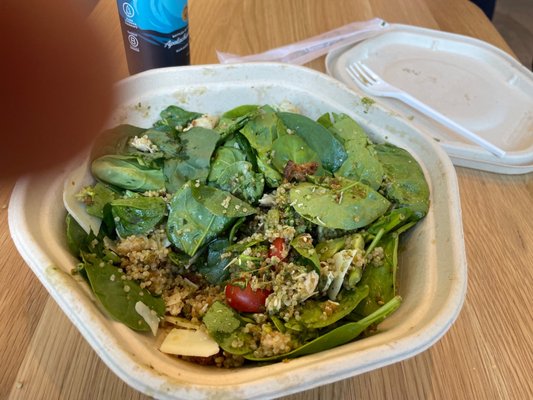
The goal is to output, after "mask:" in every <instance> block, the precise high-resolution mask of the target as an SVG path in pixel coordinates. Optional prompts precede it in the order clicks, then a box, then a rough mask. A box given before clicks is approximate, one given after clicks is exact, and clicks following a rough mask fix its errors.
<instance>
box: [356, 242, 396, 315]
mask: <svg viewBox="0 0 533 400" xmlns="http://www.w3.org/2000/svg"><path fill="white" fill-rule="evenodd" d="M380 246H381V247H382V248H383V253H384V259H383V261H382V262H381V263H377V264H376V263H374V262H370V263H369V264H368V265H367V266H366V267H365V269H364V271H363V276H362V278H361V281H360V283H359V284H360V285H368V287H369V288H370V292H369V294H368V297H367V298H366V299H365V300H363V301H362V302H361V303H360V304H359V305H358V306H357V308H356V309H355V312H356V313H357V315H362V316H367V315H369V314H371V313H373V312H374V311H376V310H377V309H379V308H380V307H381V305H383V304H384V303H386V302H388V301H389V300H391V299H392V298H393V297H394V296H395V294H396V272H397V268H398V235H397V234H395V233H392V234H388V235H385V236H383V238H382V239H381V241H380Z"/></svg>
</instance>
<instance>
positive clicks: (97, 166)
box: [91, 155, 165, 192]
mask: <svg viewBox="0 0 533 400" xmlns="http://www.w3.org/2000/svg"><path fill="white" fill-rule="evenodd" d="M91 171H92V173H93V175H94V176H95V177H96V178H97V179H99V180H101V181H103V182H106V183H109V184H111V185H113V186H116V187H119V188H121V189H127V190H133V191H137V192H144V191H147V190H161V189H163V188H164V187H165V177H164V175H163V172H162V171H161V170H160V169H157V168H154V167H151V166H149V165H146V164H145V163H143V162H142V160H140V159H138V158H137V157H133V156H121V155H106V156H102V157H100V158H97V159H96V160H94V161H93V162H92V164H91Z"/></svg>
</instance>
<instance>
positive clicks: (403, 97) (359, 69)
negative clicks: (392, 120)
mask: <svg viewBox="0 0 533 400" xmlns="http://www.w3.org/2000/svg"><path fill="white" fill-rule="evenodd" d="M346 72H347V73H348V75H350V77H351V78H352V79H353V80H354V81H355V82H356V83H357V84H358V85H359V86H360V87H361V88H362V89H363V90H366V91H367V92H368V93H370V94H373V95H374V96H380V97H391V98H395V99H398V100H400V101H403V102H404V103H405V104H407V105H409V106H411V107H413V108H414V109H416V110H418V111H420V112H421V113H423V114H425V115H427V116H428V117H430V118H432V119H434V120H435V121H437V122H438V123H440V124H442V125H444V126H446V127H447V128H450V129H451V130H453V131H454V132H456V133H457V134H459V135H461V136H462V137H464V138H465V139H467V140H469V141H470V142H473V143H476V144H477V145H479V146H481V147H482V148H484V149H485V150H487V151H489V152H491V153H492V154H494V155H496V156H498V157H503V156H505V150H503V149H501V148H499V147H498V146H496V145H494V144H492V143H490V142H488V141H487V140H485V139H484V138H482V137H480V136H479V135H477V134H475V133H474V132H472V131H470V130H468V129H466V128H465V127H463V126H461V125H459V124H458V123H456V122H455V121H453V120H451V119H450V118H448V117H446V116H445V115H442V114H441V113H440V112H438V111H437V110H435V109H433V108H431V107H429V106H428V105H427V104H425V103H422V102H421V101H420V100H418V99H416V98H415V97H413V96H411V95H410V94H409V93H406V92H404V91H403V90H401V89H398V88H397V87H395V86H393V85H391V84H390V83H387V82H385V81H384V80H383V79H382V78H381V77H379V76H378V75H377V74H376V73H375V72H374V71H372V70H371V69H370V68H369V67H368V66H367V65H364V64H363V63H361V62H356V63H353V64H349V65H348V66H347V67H346Z"/></svg>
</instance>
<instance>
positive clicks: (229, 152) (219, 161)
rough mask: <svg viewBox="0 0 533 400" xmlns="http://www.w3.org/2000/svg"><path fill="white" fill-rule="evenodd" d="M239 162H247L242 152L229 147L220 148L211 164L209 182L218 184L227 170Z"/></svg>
mask: <svg viewBox="0 0 533 400" xmlns="http://www.w3.org/2000/svg"><path fill="white" fill-rule="evenodd" d="M239 161H246V156H245V154H244V152H243V151H242V150H240V149H238V148H235V147H229V146H222V147H219V148H218V149H217V150H216V151H215V155H214V157H213V161H212V162H211V168H210V171H209V177H208V180H209V181H210V182H216V181H217V180H218V178H220V176H221V175H222V174H223V173H224V171H225V170H226V169H227V168H229V167H230V166H232V165H233V164H235V163H236V162H239Z"/></svg>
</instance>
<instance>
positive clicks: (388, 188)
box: [375, 144, 429, 219]
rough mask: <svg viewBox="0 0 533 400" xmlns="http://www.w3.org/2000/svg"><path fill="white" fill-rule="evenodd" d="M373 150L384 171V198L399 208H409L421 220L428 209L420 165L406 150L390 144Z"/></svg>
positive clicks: (425, 184)
mask: <svg viewBox="0 0 533 400" xmlns="http://www.w3.org/2000/svg"><path fill="white" fill-rule="evenodd" d="M375 149H376V152H377V155H378V158H379V161H380V162H381V164H382V165H383V167H384V169H385V179H384V182H383V190H384V193H385V197H387V199H389V200H390V201H392V202H393V203H396V204H397V205H398V206H399V207H406V208H410V209H411V210H412V211H413V212H414V217H415V218H416V219H420V218H422V217H423V216H424V215H426V214H427V211H428V208H429V187H428V184H427V182H426V179H425V177H424V172H423V171H422V168H420V165H419V164H418V163H417V162H416V160H415V159H414V158H413V157H412V156H411V154H409V153H408V152H407V151H406V150H404V149H401V148H399V147H396V146H393V145H391V144H379V145H376V146H375Z"/></svg>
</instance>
